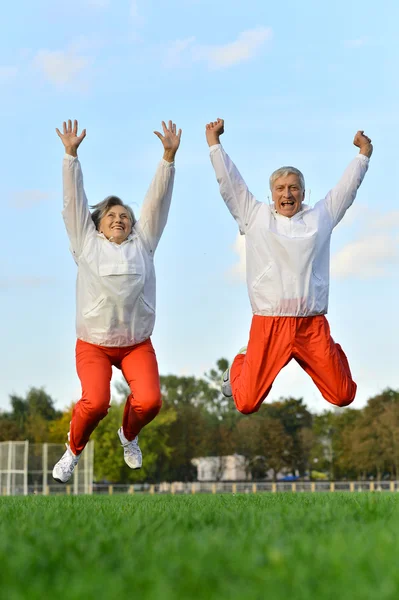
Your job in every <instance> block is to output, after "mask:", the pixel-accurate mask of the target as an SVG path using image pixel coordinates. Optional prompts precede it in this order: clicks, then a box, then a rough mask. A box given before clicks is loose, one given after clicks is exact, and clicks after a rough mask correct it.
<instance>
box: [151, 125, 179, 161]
mask: <svg viewBox="0 0 399 600" xmlns="http://www.w3.org/2000/svg"><path fill="white" fill-rule="evenodd" d="M162 129H163V135H162V133H159V131H154V133H155V135H156V136H158V137H159V139H160V140H161V142H162V145H163V147H164V150H165V152H164V153H163V158H164V160H166V161H167V162H173V161H174V160H175V155H176V152H177V150H178V148H179V146H180V138H181V129H179V131H178V132H177V133H176V124H175V123H172V121H169V127H166V124H165V122H164V121H162Z"/></svg>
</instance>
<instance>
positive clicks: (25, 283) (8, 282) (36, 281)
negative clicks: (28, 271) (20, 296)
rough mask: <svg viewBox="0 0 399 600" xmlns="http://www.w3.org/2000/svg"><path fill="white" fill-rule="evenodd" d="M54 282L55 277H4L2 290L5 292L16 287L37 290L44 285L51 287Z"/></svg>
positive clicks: (0, 287)
mask: <svg viewBox="0 0 399 600" xmlns="http://www.w3.org/2000/svg"><path fill="white" fill-rule="evenodd" d="M54 282H55V279H54V277H41V276H24V275H15V276H13V277H2V278H1V279H0V289H3V290H5V289H10V288H15V287H19V288H21V287H22V288H37V287H41V286H43V285H50V284H52V283H54Z"/></svg>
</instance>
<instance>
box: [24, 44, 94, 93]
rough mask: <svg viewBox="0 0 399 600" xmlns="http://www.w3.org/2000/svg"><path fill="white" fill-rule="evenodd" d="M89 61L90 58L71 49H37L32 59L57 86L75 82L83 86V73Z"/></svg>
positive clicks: (90, 60) (62, 86) (74, 83)
mask: <svg viewBox="0 0 399 600" xmlns="http://www.w3.org/2000/svg"><path fill="white" fill-rule="evenodd" d="M91 63H92V59H91V58H89V57H87V56H80V55H78V54H77V53H76V52H75V51H74V50H73V49H68V50H54V51H51V50H39V52H38V53H37V54H36V56H35V57H34V59H33V64H34V66H35V67H36V68H37V69H39V71H41V72H42V73H43V75H44V77H45V78H46V79H47V80H48V81H50V83H52V84H54V85H55V86H56V87H59V88H64V87H66V86H68V85H73V86H75V85H77V84H78V85H79V87H81V86H82V85H83V86H84V87H85V79H84V75H85V73H86V71H87V68H88V67H89V66H90V64H91Z"/></svg>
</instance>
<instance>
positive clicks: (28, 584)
mask: <svg viewBox="0 0 399 600" xmlns="http://www.w3.org/2000/svg"><path fill="white" fill-rule="evenodd" d="M0 565H1V566H0V597H1V598H2V599H3V598H4V599H7V600H19V599H22V598H23V599H25V598H28V599H29V600H36V599H37V600H39V599H40V600H43V599H53V598H54V599H56V600H63V599H64V598H65V599H66V598H68V599H70V600H82V599H84V598H87V599H91V598H95V599H103V598H104V599H107V600H112V599H114V598H115V599H118V600H119V599H121V600H122V599H123V598H137V599H140V600H147V599H151V600H155V599H156V600H180V599H184V600H191V599H201V600H202V599H204V600H210V599H214V598H215V599H218V600H222V599H226V600H233V599H240V600H248V599H259V600H261V599H265V598H267V599H270V600H280V599H281V600H283V599H284V600H310V599H313V598H314V599H317V600H327V599H331V600H332V599H334V600H357V599H359V600H367V599H370V600H371V599H372V600H386V599H392V600H393V599H397V598H398V597H399V495H394V494H378V493H375V494H366V493H356V494H349V493H348V494H339V493H334V494H329V493H326V494H322V493H320V494H288V493H286V494H259V495H235V496H234V495H214V496H212V495H210V496H200V495H197V496H138V495H136V496H104V497H103V496H94V497H93V496H92V497H88V496H76V497H73V496H65V497H38V496H32V497H27V498H4V497H3V498H0Z"/></svg>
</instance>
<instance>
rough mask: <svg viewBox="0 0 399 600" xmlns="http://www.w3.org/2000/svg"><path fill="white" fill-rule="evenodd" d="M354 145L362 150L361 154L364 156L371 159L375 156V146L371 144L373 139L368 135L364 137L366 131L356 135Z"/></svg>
mask: <svg viewBox="0 0 399 600" xmlns="http://www.w3.org/2000/svg"><path fill="white" fill-rule="evenodd" d="M353 143H354V145H355V146H357V147H358V148H360V154H364V156H368V157H369V158H370V156H371V155H372V154H373V144H372V143H371V139H370V138H369V137H367V135H364V131H358V132H357V133H356V135H355V137H354V140H353Z"/></svg>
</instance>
